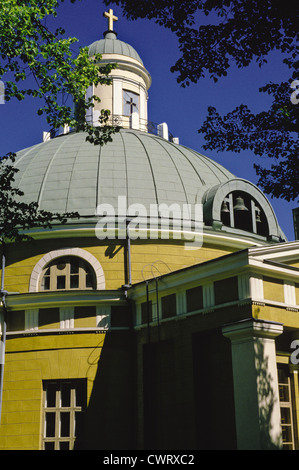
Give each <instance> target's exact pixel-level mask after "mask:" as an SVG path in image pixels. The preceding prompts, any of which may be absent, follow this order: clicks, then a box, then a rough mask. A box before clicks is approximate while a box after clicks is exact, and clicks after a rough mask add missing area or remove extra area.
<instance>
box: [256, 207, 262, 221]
mask: <svg viewBox="0 0 299 470" xmlns="http://www.w3.org/2000/svg"><path fill="white" fill-rule="evenodd" d="M255 211H256V215H255V220H256V222H257V223H260V222H261V211H260V209H259V208H258V207H256V208H255Z"/></svg>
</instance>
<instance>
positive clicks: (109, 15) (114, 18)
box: [104, 8, 118, 31]
mask: <svg viewBox="0 0 299 470" xmlns="http://www.w3.org/2000/svg"><path fill="white" fill-rule="evenodd" d="M104 16H105V18H108V29H109V31H113V21H117V20H118V18H117V16H114V15H113V10H112V9H111V8H110V9H109V12H107V11H105V13H104Z"/></svg>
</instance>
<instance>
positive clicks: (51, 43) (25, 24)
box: [0, 0, 115, 144]
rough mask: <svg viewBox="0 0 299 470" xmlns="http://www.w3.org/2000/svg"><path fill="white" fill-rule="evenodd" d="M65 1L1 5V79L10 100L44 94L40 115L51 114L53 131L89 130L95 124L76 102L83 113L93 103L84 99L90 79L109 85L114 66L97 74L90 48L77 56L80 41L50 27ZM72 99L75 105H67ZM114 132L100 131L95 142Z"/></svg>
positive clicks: (10, 1)
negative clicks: (76, 110)
mask: <svg viewBox="0 0 299 470" xmlns="http://www.w3.org/2000/svg"><path fill="white" fill-rule="evenodd" d="M62 1H63V0H60V1H58V0H46V1H43V2H40V1H36V0H33V1H30V2H23V1H22V2H21V1H18V0H5V1H4V2H2V3H1V8H0V80H3V81H4V82H5V99H6V100H10V99H12V98H16V99H18V100H23V99H24V98H25V97H26V96H33V97H35V98H40V99H41V100H42V101H43V102H44V104H43V106H41V107H40V108H39V110H38V114H39V115H42V114H46V115H47V122H48V124H49V127H50V129H58V128H59V127H61V126H63V125H69V126H72V127H74V128H75V129H76V130H86V131H87V132H88V133H89V132H92V129H93V128H92V126H90V125H89V124H88V123H86V122H85V113H83V112H81V114H80V115H75V114H74V110H73V109H74V106H73V104H72V103H74V104H75V106H76V104H78V103H80V106H81V108H82V107H84V109H85V111H87V109H88V108H89V107H90V106H93V103H92V102H86V100H85V96H86V90H87V88H88V87H89V86H90V84H92V83H94V84H95V85H98V84H101V83H105V84H109V83H110V81H109V77H108V75H109V73H110V71H111V69H112V68H113V67H112V66H110V65H107V66H103V67H101V73H99V68H98V66H97V64H96V62H95V61H92V60H90V58H89V55H88V48H81V49H80V50H79V53H78V54H77V56H76V57H74V56H73V52H72V45H73V44H74V43H75V42H76V41H77V39H76V38H65V37H64V34H65V32H64V30H63V29H62V28H58V29H57V30H56V31H54V32H52V31H50V30H49V29H48V28H47V25H46V24H47V23H46V19H47V17H48V16H50V15H52V16H56V10H57V7H58V6H59V4H60V3H61V2H62ZM74 1H75V0H73V1H72V2H71V3H74ZM97 59H98V58H97ZM7 77H8V78H9V79H8V80H6V81H5V79H6V78H7ZM11 77H12V78H11ZM68 97H69V98H70V99H69V100H68V101H69V102H70V101H72V103H70V104H69V105H66V100H67V98H68ZM93 98H95V97H93ZM113 132H115V129H114V128H113V127H109V129H108V128H107V129H106V130H105V131H104V130H103V132H102V135H101V131H99V132H97V133H96V134H97V138H95V139H94V143H99V144H104V143H105V142H107V138H108V140H109V135H110V134H112V133H113Z"/></svg>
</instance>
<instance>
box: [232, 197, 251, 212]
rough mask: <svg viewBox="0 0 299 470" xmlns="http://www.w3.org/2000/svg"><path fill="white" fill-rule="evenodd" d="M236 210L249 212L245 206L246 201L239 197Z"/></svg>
mask: <svg viewBox="0 0 299 470" xmlns="http://www.w3.org/2000/svg"><path fill="white" fill-rule="evenodd" d="M234 210H235V211H248V209H247V207H246V206H245V204H244V199H243V198H242V197H241V196H238V197H237V199H236V205H235V206H234Z"/></svg>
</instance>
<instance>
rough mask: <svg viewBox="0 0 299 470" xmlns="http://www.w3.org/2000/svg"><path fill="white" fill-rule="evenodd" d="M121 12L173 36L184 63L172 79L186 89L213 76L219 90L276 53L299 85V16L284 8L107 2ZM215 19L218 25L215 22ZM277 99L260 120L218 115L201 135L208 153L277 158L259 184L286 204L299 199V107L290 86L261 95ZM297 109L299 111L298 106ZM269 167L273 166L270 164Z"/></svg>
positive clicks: (184, 0) (224, 0)
mask: <svg viewBox="0 0 299 470" xmlns="http://www.w3.org/2000/svg"><path fill="white" fill-rule="evenodd" d="M104 3H105V4H106V5H111V3H113V4H116V5H120V6H122V8H123V11H124V14H125V15H126V16H127V18H129V19H136V18H148V19H154V20H155V22H156V23H158V24H159V25H161V26H163V27H165V28H169V29H170V30H171V31H173V32H174V33H175V34H176V36H177V38H178V41H179V49H180V53H181V55H180V58H179V59H178V61H177V62H176V63H175V64H174V65H173V67H172V68H171V71H172V72H174V73H176V74H177V81H178V83H180V85H181V86H182V87H186V86H188V85H190V84H191V83H197V82H198V81H199V80H200V79H201V78H202V77H206V76H208V77H209V78H210V79H211V80H213V81H214V82H217V81H218V79H219V78H220V77H224V76H226V75H227V74H228V72H229V68H230V67H231V65H232V64H236V65H237V67H239V68H243V67H246V66H248V65H249V64H250V63H251V62H253V61H255V62H256V63H257V64H258V65H259V66H260V67H262V66H263V65H264V64H265V63H266V62H267V55H268V54H269V52H271V51H273V50H278V51H281V53H282V54H283V55H282V62H283V63H285V64H286V65H287V66H288V67H289V71H290V76H289V77H287V78H289V79H290V81H292V80H298V79H299V61H298V55H299V54H298V53H299V46H298V13H297V11H296V9H295V7H294V4H293V3H292V2H283V1H282V0H163V1H161V0H144V1H142V2H137V1H136V0H104ZM209 19H210V22H209V21H208V20H209ZM260 91H261V92H265V93H268V94H269V95H271V96H272V97H273V103H272V106H271V107H270V109H269V110H267V111H263V112H261V113H258V114H253V113H252V112H251V111H250V110H249V108H248V107H246V106H244V105H242V104H241V105H240V106H238V107H237V108H235V109H234V110H233V111H231V112H229V113H227V114H226V115H224V116H220V114H219V113H218V112H217V110H216V109H215V108H213V107H210V108H209V111H208V116H207V117H206V120H205V121H204V123H203V124H202V126H201V128H200V129H199V132H200V133H203V134H204V136H205V140H206V144H205V146H204V148H206V149H210V150H217V151H234V152H237V153H240V152H241V151H246V150H250V151H253V152H254V153H255V155H257V156H259V157H264V158H266V157H270V158H272V159H274V162H275V163H274V164H272V165H271V167H270V168H269V166H270V165H268V167H267V168H263V167H262V166H260V165H258V164H255V165H254V166H255V168H256V171H257V174H258V176H259V182H258V184H259V185H260V186H261V187H262V188H263V189H264V191H265V192H266V193H268V194H271V195H274V196H275V197H281V198H283V199H286V200H288V201H289V200H291V199H293V200H295V199H297V200H298V197H299V183H298V181H299V152H298V150H299V149H298V145H299V144H298V131H299V116H298V115H299V104H298V103H297V97H298V96H299V91H298V92H295V98H294V100H293V101H294V102H293V103H292V102H291V100H290V97H291V93H292V91H293V90H292V89H291V88H290V82H282V83H280V84H273V83H269V84H267V85H265V87H263V88H261V89H260ZM296 103H297V104H296ZM264 161H265V160H264Z"/></svg>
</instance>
